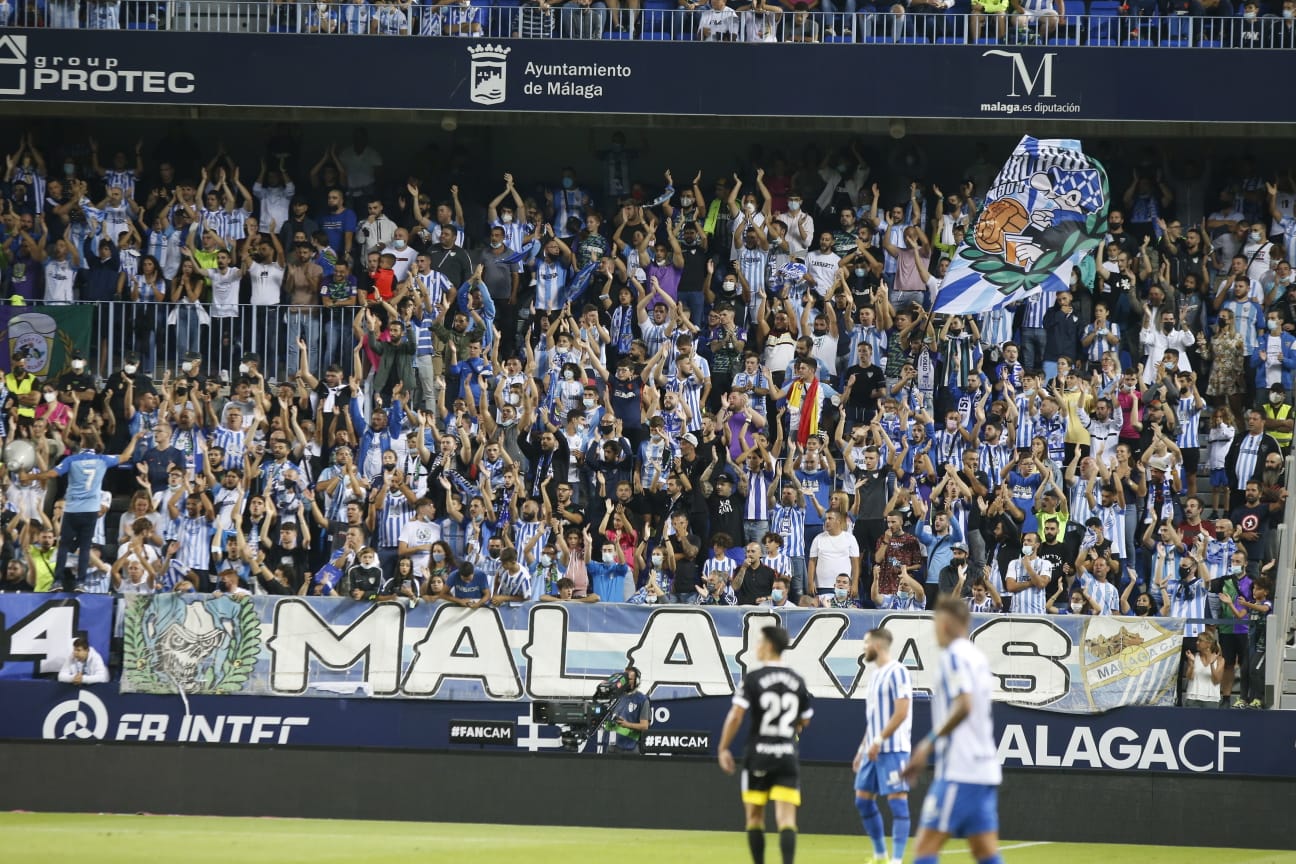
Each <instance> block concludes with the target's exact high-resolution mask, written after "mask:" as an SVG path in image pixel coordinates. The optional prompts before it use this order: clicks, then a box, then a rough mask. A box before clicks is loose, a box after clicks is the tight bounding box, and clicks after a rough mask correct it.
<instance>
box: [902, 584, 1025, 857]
mask: <svg viewBox="0 0 1296 864" xmlns="http://www.w3.org/2000/svg"><path fill="white" fill-rule="evenodd" d="M971 618H972V616H971V613H969V612H968V608H967V606H966V605H965V604H964V602H963V601H962V600H961V599H960V598H958V597H942V598H941V599H940V601H939V602H938V603H937V604H936V615H935V618H934V619H933V622H932V623H933V625H934V627H935V629H936V641H937V642H938V643H940V646H941V648H942V649H944V650H943V651H942V653H941V658H940V664H939V666H938V667H937V675H936V686H935V688H934V689H933V690H932V700H931V701H932V731H931V732H930V733H929V734H928V735H927V737H925V738H924V739H923V740H922V742H920V743H919V744H918V746H917V747H916V748H914V751H913V753H912V755H911V756H910V759H909V765H908V767H907V768H906V771H905V773H906V775H907V777H908V778H912V777H913V776H914V775H916V774H917V773H918V772H919V771H920V770H922V768H923V767H924V766H925V765H926V764H927V757H928V756H929V755H930V754H931V752H932V750H933V749H935V751H936V778H935V780H934V781H933V782H932V785H931V787H930V788H929V789H928V790H927V798H926V799H925V800H924V801H923V808H922V817H921V820H920V823H919V824H920V825H921V827H920V829H919V832H918V839H917V841H916V842H915V844H914V845H915V849H914V858H913V864H937V862H939V860H940V850H941V847H942V846H944V845H945V841H946V840H948V839H949V838H950V837H966V838H967V840H968V851H970V852H971V853H972V857H973V859H974V860H976V861H977V862H978V864H1003V858H1001V857H1000V855H999V784H1000V783H1002V782H1003V770H1002V769H1001V768H1000V767H999V756H998V748H997V746H996V739H995V730H994V703H993V701H992V696H993V694H994V683H995V679H994V676H993V675H992V674H991V672H990V663H989V661H988V660H987V659H986V656H985V655H984V654H982V653H981V652H980V651H979V650H978V649H977V647H976V646H975V645H973V644H972V642H971V641H970V640H969V639H968V638H967V633H968V626H969V624H970V622H971Z"/></svg>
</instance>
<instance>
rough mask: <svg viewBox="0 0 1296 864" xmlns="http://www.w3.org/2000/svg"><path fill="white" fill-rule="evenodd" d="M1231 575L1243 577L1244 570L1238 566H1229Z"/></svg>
mask: <svg viewBox="0 0 1296 864" xmlns="http://www.w3.org/2000/svg"><path fill="white" fill-rule="evenodd" d="M1229 575H1230V576H1241V575H1242V568H1241V567H1240V566H1238V565H1237V564H1233V565H1230V566H1229Z"/></svg>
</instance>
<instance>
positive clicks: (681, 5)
mask: <svg viewBox="0 0 1296 864" xmlns="http://www.w3.org/2000/svg"><path fill="white" fill-rule="evenodd" d="M1068 12H1069V13H1070V14H1069V15H1068ZM1080 12H1083V15H1080V14H1078V13H1080ZM0 26H6V27H8V26H17V27H51V28H57V29H81V28H84V29H90V30H118V29H127V30H157V29H176V30H188V29H194V28H196V29H211V30H217V31H224V30H229V31H231V32H246V31H248V30H257V31H260V30H264V31H268V32H272V33H309V34H339V35H382V36H416V37H420V36H422V37H426V36H433V37H436V36H451V37H467V38H479V37H485V38H490V39H498V38H515V39H516V38H521V39H550V38H554V37H561V38H566V39H638V38H643V39H652V40H668V41H675V40H694V39H696V40H699V41H707V42H746V43H774V42H798V43H806V42H855V41H859V42H870V43H873V42H892V41H900V42H903V43H907V44H918V43H927V42H935V43H937V44H964V43H968V42H976V43H986V44H988V43H992V42H993V43H1003V42H1008V43H1012V44H1043V43H1050V44H1073V45H1074V44H1087V45H1095V46H1110V45H1131V46H1147V45H1165V46H1174V47H1179V46H1184V45H1189V44H1193V45H1200V46H1208V47H1220V46H1224V47H1235V48H1279V49H1282V48H1291V47H1293V46H1296V0H1236V2H1235V0H1136V2H1118V0H1085V2H1084V3H1083V4H1075V5H1072V6H1070V7H1068V6H1067V5H1066V4H1065V3H1064V2H1063V0H822V2H821V0H426V2H423V0H319V2H302V0H271V2H256V0H231V2H224V0H194V2H173V3H169V2H166V0H85V2H84V3H83V2H81V0H0Z"/></svg>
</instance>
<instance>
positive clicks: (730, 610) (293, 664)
mask: <svg viewBox="0 0 1296 864" xmlns="http://www.w3.org/2000/svg"><path fill="white" fill-rule="evenodd" d="M124 619H125V620H124V626H123V631H124V638H123V645H124V658H123V664H122V665H123V670H124V671H123V675H122V690H123V691H124V692H141V693H171V692H175V691H176V690H177V689H183V690H184V691H186V692H189V693H211V694H257V695H277V696H321V697H335V698H336V697H339V696H377V697H404V698H413V699H442V700H453V701H461V702H464V701H468V702H471V701H516V700H522V699H570V698H580V697H582V696H584V695H586V694H587V693H589V692H590V691H591V690H592V688H593V684H594V682H597V681H600V680H602V679H603V678H605V677H607V676H608V675H609V674H612V673H616V672H619V671H620V670H622V669H624V668H625V667H626V666H627V665H628V664H633V665H635V666H636V667H638V668H639V670H640V671H641V673H642V675H643V682H644V687H645V689H646V692H648V693H649V694H650V695H651V696H652V697H653V699H654V700H658V701H661V700H671V699H685V698H694V697H700V696H722V697H728V696H731V695H732V694H733V692H734V690H735V688H736V686H737V683H738V682H739V681H740V680H741V678H742V675H743V674H744V673H745V672H746V670H747V669H748V668H749V667H750V666H751V665H752V664H753V663H754V662H756V661H755V650H754V646H755V644H756V641H757V640H758V639H759V637H760V630H761V628H763V627H766V626H768V625H771V624H781V625H782V626H784V627H786V628H787V629H788V631H789V632H790V634H791V636H792V639H793V642H792V645H791V647H790V648H789V650H788V651H787V653H786V654H785V655H784V659H785V661H786V662H787V663H789V664H790V665H791V666H792V667H793V668H795V669H796V670H797V671H798V672H800V673H801V674H802V675H803V676H804V677H805V679H806V682H807V685H808V687H809V689H810V692H811V694H812V695H813V696H814V697H815V698H817V699H826V700H852V699H862V698H864V693H865V690H866V689H867V688H866V687H865V686H864V682H865V680H866V679H867V675H868V670H867V669H866V667H865V663H864V659H863V656H862V655H863V644H864V635H865V634H866V633H867V632H868V631H869V630H870V629H872V628H875V627H886V628H887V629H888V630H890V631H891V633H892V635H893V637H894V640H895V641H894V644H895V646H896V647H895V654H896V656H897V658H898V659H899V660H900V661H901V662H903V663H905V664H906V666H908V667H909V669H910V672H911V675H912V678H913V682H914V687H915V689H917V690H918V691H919V692H930V690H931V689H932V687H933V685H934V677H933V676H934V670H935V669H936V666H937V662H936V661H937V657H938V655H939V652H940V648H939V646H938V645H937V643H936V637H935V632H934V630H933V628H932V624H931V618H930V616H929V615H928V614H927V613H891V612H881V611H867V612H866V611H858V610H850V611H847V610H810V609H797V608H793V607H788V608H787V609H780V610H778V611H777V612H775V611H774V610H771V609H768V608H740V607H701V606H666V607H660V608H653V607H646V606H634V605H625V604H610V603H609V604H602V603H600V604H573V605H570V606H569V605H564V604H558V603H536V604H520V605H516V606H514V605H509V606H504V607H501V608H498V609H496V608H490V607H483V608H480V609H469V608H466V607H461V606H453V605H448V604H434V605H428V604H422V605H419V606H417V607H415V608H412V609H411V608H409V607H408V606H406V605H405V604H403V603H397V602H385V603H377V604H373V603H364V602H353V601H350V600H341V599H332V598H298V597H292V598H276V597H254V598H241V599H240V598H234V597H229V596H221V597H202V596H198V595H178V594H157V595H148V596H145V595H133V596H131V597H129V598H128V600H127V604H126V613H125V616H124ZM1182 629H1183V622H1182V621H1181V620H1178V619H1146V618H1143V619H1137V618H1116V617H1101V618H1100V617H1087V616H1053V617H1029V616H1007V615H990V616H982V617H978V618H977V619H976V620H975V621H974V626H973V631H972V634H971V638H972V640H973V642H974V643H975V644H976V645H977V647H979V648H980V649H981V650H982V651H984V652H985V653H986V655H987V656H988V657H989V659H990V667H991V670H992V671H993V672H994V675H995V682H996V692H995V698H996V699H998V700H1000V701H1005V702H1012V703H1015V704H1018V705H1023V706H1029V707H1033V708H1043V709H1048V710H1053V711H1065V712H1073V713H1091V712H1096V711H1104V710H1108V709H1111V708H1116V707H1120V706H1124V705H1165V704H1169V703H1171V702H1172V701H1173V694H1174V677H1175V672H1176V670H1177V669H1178V665H1179V654H1180V646H1181V643H1182V639H1181V633H1182Z"/></svg>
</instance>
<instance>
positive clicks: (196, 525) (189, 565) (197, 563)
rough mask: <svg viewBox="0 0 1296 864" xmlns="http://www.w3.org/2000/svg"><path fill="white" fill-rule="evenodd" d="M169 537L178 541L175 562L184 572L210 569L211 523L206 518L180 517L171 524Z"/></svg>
mask: <svg viewBox="0 0 1296 864" xmlns="http://www.w3.org/2000/svg"><path fill="white" fill-rule="evenodd" d="M170 535H171V537H170V539H172V540H179V541H180V548H179V549H178V550H176V554H175V560H176V561H179V562H180V563H181V564H182V565H184V568H185V569H186V570H209V569H211V521H210V520H208V518H207V517H206V516H198V517H196V518H193V519H190V518H189V517H188V516H181V517H180V518H179V519H176V520H174V521H173V522H172V523H171V531H170Z"/></svg>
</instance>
